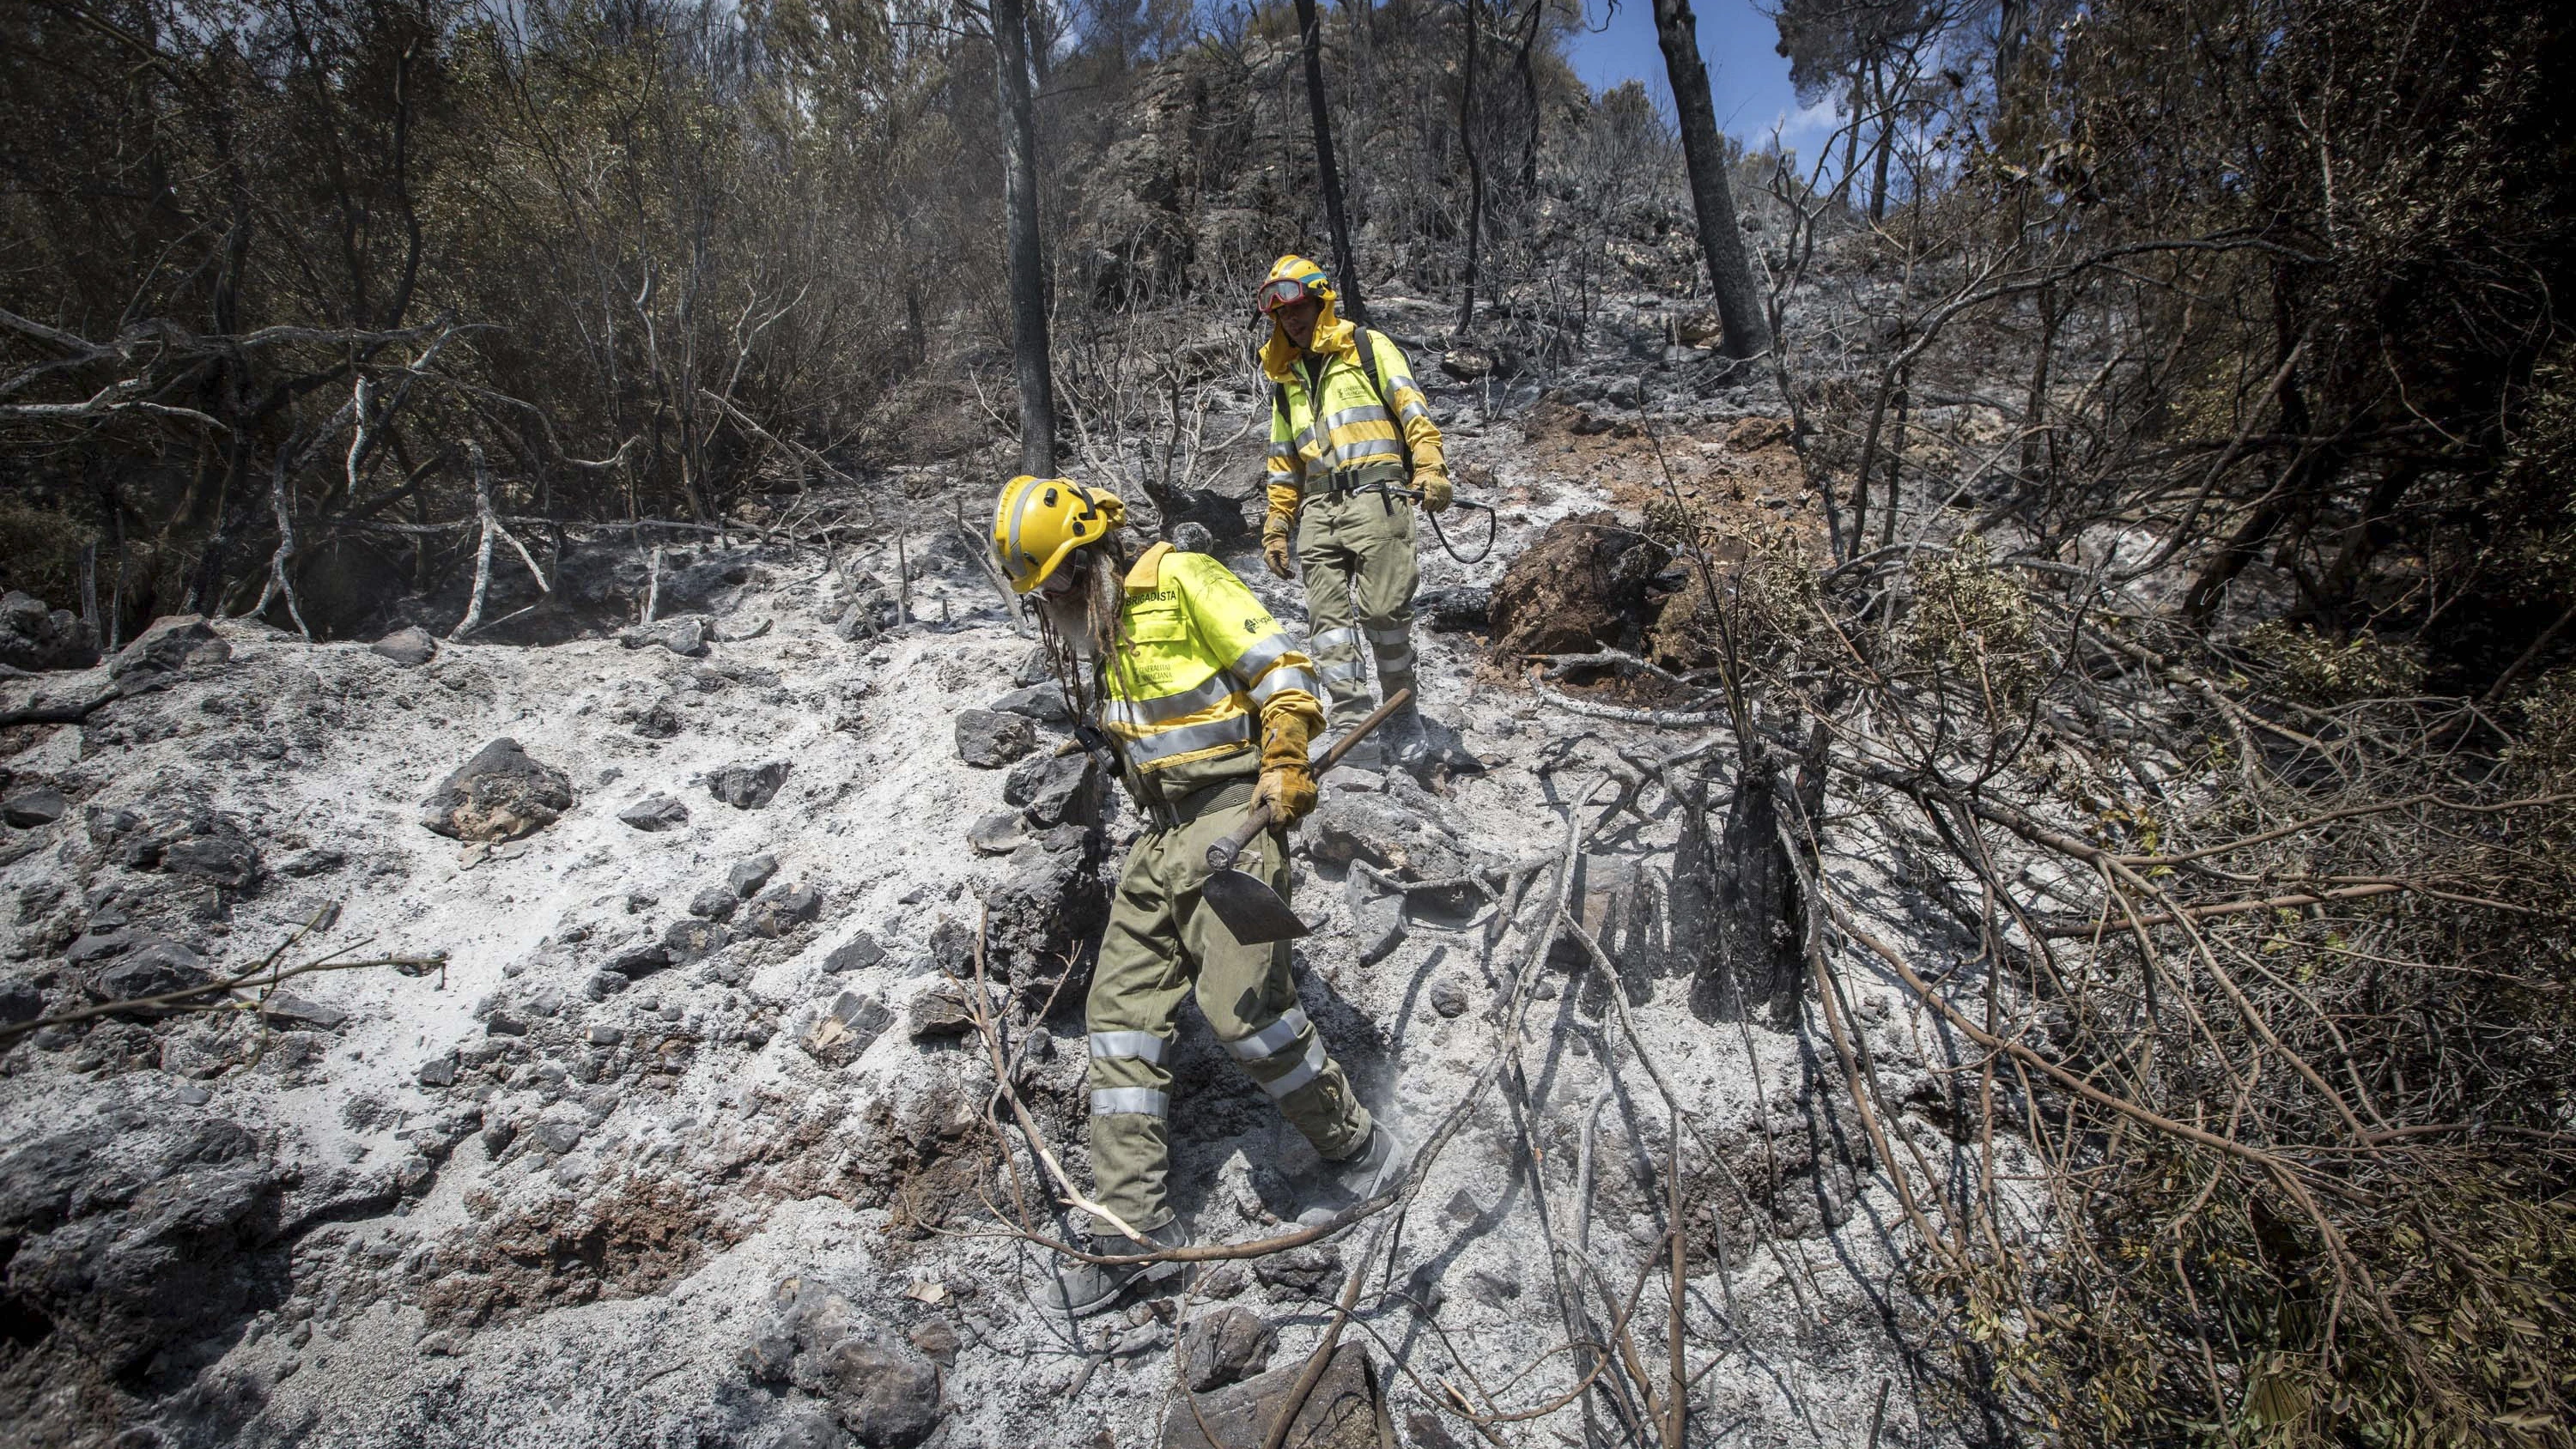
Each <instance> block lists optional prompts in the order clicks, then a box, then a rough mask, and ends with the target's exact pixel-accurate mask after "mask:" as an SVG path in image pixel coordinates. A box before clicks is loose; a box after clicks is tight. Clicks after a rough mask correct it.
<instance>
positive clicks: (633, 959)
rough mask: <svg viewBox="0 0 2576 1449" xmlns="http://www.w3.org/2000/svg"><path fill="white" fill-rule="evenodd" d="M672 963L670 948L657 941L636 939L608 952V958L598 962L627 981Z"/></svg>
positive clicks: (648, 974)
mask: <svg viewBox="0 0 2576 1449" xmlns="http://www.w3.org/2000/svg"><path fill="white" fill-rule="evenodd" d="M672 964H673V962H672V960H671V948H670V947H668V946H665V945H663V944H662V943H661V942H659V941H638V942H635V943H633V944H631V945H627V946H624V947H621V948H619V949H618V950H616V951H613V952H611V953H609V957H608V959H607V960H606V961H603V962H601V963H600V965H601V966H602V967H603V968H605V969H606V970H608V971H611V972H614V973H615V974H617V975H619V976H621V977H624V978H625V979H627V980H629V981H633V980H635V979H636V978H638V977H643V976H650V975H652V974H653V973H654V972H656V971H659V970H661V969H662V968H663V967H666V966H669V965H672Z"/></svg>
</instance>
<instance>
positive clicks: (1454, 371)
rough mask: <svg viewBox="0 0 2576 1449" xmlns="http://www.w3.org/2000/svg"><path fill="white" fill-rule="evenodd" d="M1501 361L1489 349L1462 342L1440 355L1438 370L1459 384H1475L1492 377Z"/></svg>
mask: <svg viewBox="0 0 2576 1449" xmlns="http://www.w3.org/2000/svg"><path fill="white" fill-rule="evenodd" d="M1500 365H1501V360H1500V359H1499V358H1497V357H1496V356H1495V355H1494V350H1493V349H1492V348H1490V347H1479V346H1477V345H1476V344H1474V343H1472V342H1462V343H1459V344H1458V345H1457V346H1454V347H1452V348H1450V349H1449V350H1448V351H1446V352H1444V353H1442V354H1440V370H1441V371H1442V372H1445V373H1447V374H1449V375H1450V376H1451V377H1454V378H1456V379H1457V380H1458V381H1460V382H1475V381H1478V380H1479V379H1482V378H1488V377H1491V376H1493V375H1494V369H1495V368H1496V367H1498V366H1500Z"/></svg>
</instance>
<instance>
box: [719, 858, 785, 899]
mask: <svg viewBox="0 0 2576 1449" xmlns="http://www.w3.org/2000/svg"><path fill="white" fill-rule="evenodd" d="M776 874H778V857H777V856H774V855H771V854H770V853H769V852H767V851H762V852H761V853H760V854H758V855H755V856H753V857H751V858H750V859H748V860H738V861H736V862H734V867H733V869H732V870H730V871H727V872H726V873H725V883H726V884H727V885H730V886H732V887H733V893H734V894H735V895H737V896H740V897H742V898H743V899H745V900H749V899H751V897H752V896H754V895H756V894H758V893H759V891H760V888H761V887H762V886H765V885H767V884H769V878H770V877H771V876H773V875H776Z"/></svg>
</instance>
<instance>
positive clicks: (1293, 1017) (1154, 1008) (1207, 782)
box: [993, 477, 1407, 1314]
mask: <svg viewBox="0 0 2576 1449" xmlns="http://www.w3.org/2000/svg"><path fill="white" fill-rule="evenodd" d="M1124 516H1125V509H1124V508H1123V506H1122V505H1121V504H1120V503H1119V501H1118V499H1117V498H1115V497H1114V496H1112V495H1111V494H1109V493H1107V492H1105V491H1103V490H1101V489H1097V488H1085V487H1083V486H1082V485H1080V484H1078V483H1074V482H1072V481H1071V480H1069V479H1063V478H1032V477H1019V478H1014V479H1012V480H1011V481H1010V482H1009V483H1008V484H1007V485H1005V486H1004V487H1003V489H1002V497H1001V503H1000V506H999V507H998V508H996V509H995V510H994V514H993V552H994V553H995V555H996V556H997V557H998V558H999V560H1000V563H1001V566H1002V570H1003V573H1004V574H1005V575H1006V576H1007V577H1008V578H1009V579H1010V581H1011V586H1012V587H1013V588H1014V589H1016V590H1018V591H1019V592H1020V593H1022V594H1034V595H1035V596H1036V600H1037V604H1038V609H1037V615H1038V619H1039V622H1040V626H1041V631H1042V633H1043V635H1044V637H1045V640H1046V649H1047V653H1048V657H1049V660H1050V662H1051V663H1052V665H1053V667H1054V670H1055V675H1056V678H1057V679H1058V681H1060V682H1061V683H1062V685H1063V686H1064V691H1065V696H1066V701H1067V703H1068V704H1070V705H1071V706H1072V707H1073V710H1074V715H1075V718H1076V719H1077V720H1078V721H1081V725H1080V726H1079V728H1080V729H1081V731H1082V734H1083V737H1084V740H1085V742H1086V744H1089V745H1092V746H1094V747H1096V748H1103V749H1106V750H1107V751H1109V752H1110V753H1112V754H1114V756H1115V759H1116V765H1117V770H1118V775H1119V778H1120V780H1121V781H1122V782H1123V783H1124V784H1125V785H1126V787H1127V791H1128V793H1129V795H1130V796H1131V797H1132V798H1133V799H1134V800H1135V802H1136V806H1137V808H1138V810H1139V811H1140V812H1141V813H1142V815H1143V816H1144V818H1145V825H1146V828H1145V831H1144V833H1143V834H1142V835H1140V836H1139V837H1138V838H1137V841H1136V844H1135V847H1134V848H1133V849H1132V850H1130V851H1129V852H1128V855H1127V860H1126V864H1125V865H1124V867H1123V868H1122V870H1121V873H1120V878H1119V882H1118V891H1117V895H1116V898H1115V899H1114V900H1113V901H1112V902H1111V905H1110V913H1109V925H1108V928H1107V930H1106V931H1105V932H1104V934H1103V935H1102V937H1101V942H1100V959H1099V964H1098V965H1097V966H1096V967H1095V968H1094V970H1093V973H1092V979H1091V995H1090V998H1089V1000H1088V1001H1087V1002H1086V1003H1085V1006H1084V1011H1085V1014H1086V1015H1087V1017H1088V1028H1087V1029H1088V1031H1089V1034H1090V1041H1091V1064H1090V1089H1091V1172H1092V1181H1093V1187H1092V1196H1093V1200H1094V1201H1095V1202H1097V1203H1098V1204H1099V1205H1100V1206H1101V1207H1103V1208H1106V1209H1107V1210H1108V1211H1110V1212H1113V1213H1115V1214H1117V1215H1118V1216H1119V1218H1120V1219H1122V1220H1123V1221H1124V1222H1125V1223H1126V1224H1127V1225H1128V1226H1130V1227H1132V1228H1134V1229H1136V1230H1137V1231H1138V1232H1141V1233H1143V1234H1145V1235H1146V1236H1147V1237H1148V1238H1150V1239H1151V1240H1152V1242H1151V1244H1150V1245H1147V1246H1146V1247H1143V1248H1140V1247H1139V1246H1138V1245H1136V1244H1135V1243H1134V1242H1132V1241H1131V1240H1129V1239H1128V1238H1127V1237H1125V1236H1124V1235H1123V1234H1120V1233H1119V1232H1118V1231H1117V1229H1116V1228H1115V1227H1113V1226H1112V1225H1110V1224H1108V1223H1106V1222H1084V1223H1081V1224H1078V1225H1077V1226H1079V1227H1080V1228H1081V1229H1082V1230H1083V1231H1086V1232H1088V1233H1089V1234H1091V1236H1092V1238H1093V1240H1094V1241H1095V1242H1096V1243H1097V1244H1098V1245H1099V1250H1100V1252H1101V1253H1102V1254H1104V1255H1113V1254H1118V1253H1122V1252H1126V1253H1132V1252H1140V1251H1151V1250H1153V1248H1155V1247H1163V1248H1170V1247H1180V1246H1184V1245H1186V1244H1187V1243H1188V1242H1189V1234H1188V1231H1187V1229H1185V1228H1184V1227H1183V1226H1182V1224H1181V1223H1180V1222H1179V1221H1178V1220H1177V1219H1175V1218H1174V1217H1173V1214H1172V1208H1171V1204H1170V1202H1169V1195H1168V1189H1167V1183H1166V1181H1165V1179H1166V1177H1167V1175H1168V1174H1169V1173H1170V1171H1171V1160H1172V1150H1171V1125H1170V1118H1171V1091H1172V1072H1171V1068H1170V1066H1169V1065H1168V1063H1169V1062H1170V1060H1171V1057H1172V1051H1173V1041H1174V1038H1175V1036H1176V1034H1177V1032H1176V1027H1177V1020H1178V1016H1179V1012H1180V1008H1181V999H1182V998H1183V997H1184V996H1188V995H1193V994H1194V995H1196V996H1197V998H1198V1003H1199V1010H1200V1011H1201V1012H1202V1013H1203V1014H1204V1015H1205V1016H1206V1017H1207V1020H1208V1024H1209V1025H1210V1026H1211V1027H1214V1028H1215V1030H1216V1036H1217V1040H1218V1042H1219V1043H1220V1044H1221V1045H1222V1046H1223V1047H1224V1048H1225V1050H1226V1052H1227V1053H1228V1054H1229V1055H1231V1056H1232V1057H1233V1058H1234V1059H1235V1061H1236V1063H1237V1064H1239V1065H1240V1066H1241V1067H1242V1069H1243V1071H1244V1072H1245V1073H1246V1074H1247V1075H1249V1076H1250V1077H1251V1078H1252V1079H1253V1081H1254V1082H1256V1083H1258V1084H1259V1085H1260V1087H1261V1089H1262V1091H1263V1092H1265V1093H1267V1094H1268V1095H1269V1097H1270V1099H1271V1100H1272V1101H1273V1102H1276V1103H1277V1104H1278V1105H1279V1110H1280V1112H1281V1113H1282V1114H1283V1115H1285V1116H1286V1117H1287V1119H1288V1120H1289V1121H1290V1122H1293V1123H1295V1124H1296V1126H1297V1129H1298V1130H1299V1131H1300V1132H1303V1133H1304V1134H1305V1135H1306V1140H1307V1141H1309V1142H1311V1143H1313V1144H1314V1147H1315V1151H1316V1152H1317V1153H1318V1154H1320V1155H1321V1156H1322V1157H1323V1158H1324V1159H1325V1160H1326V1162H1327V1163H1328V1164H1329V1165H1330V1166H1331V1167H1332V1168H1333V1169H1334V1171H1335V1175H1336V1176H1337V1177H1338V1178H1339V1179H1340V1180H1341V1184H1342V1186H1343V1187H1345V1188H1346V1189H1348V1190H1349V1191H1351V1192H1352V1193H1354V1194H1357V1195H1358V1196H1360V1197H1363V1198H1365V1197H1371V1196H1375V1195H1376V1194H1377V1193H1378V1192H1379V1191H1380V1190H1381V1188H1382V1187H1383V1186H1384V1185H1385V1184H1388V1183H1391V1182H1392V1181H1393V1180H1394V1178H1395V1175H1396V1174H1397V1173H1400V1172H1401V1171H1402V1170H1403V1166H1404V1162H1405V1159H1406V1157H1407V1153H1406V1151H1405V1148H1404V1146H1403V1144H1401V1143H1400V1142H1399V1141H1398V1140H1397V1139H1396V1137H1395V1134H1394V1133H1392V1132H1391V1131H1389V1130H1388V1129H1387V1128H1385V1127H1384V1126H1382V1125H1379V1124H1377V1123H1375V1122H1374V1121H1373V1120H1372V1119H1371V1117H1370V1115H1369V1111H1368V1109H1367V1108H1365V1107H1363V1106H1361V1105H1360V1103H1359V1100H1358V1099H1357V1098H1356V1097H1354V1096H1353V1095H1352V1092H1351V1084H1350V1079H1349V1077H1347V1076H1346V1075H1344V1073H1343V1071H1342V1068H1341V1067H1340V1065H1339V1064H1337V1063H1336V1062H1334V1060H1333V1059H1332V1057H1331V1056H1330V1055H1329V1054H1328V1053H1326V1051H1325V1050H1324V1043H1323V1040H1322V1038H1321V1037H1319V1036H1318V1035H1317V1034H1316V1030H1315V1025H1314V1023H1313V1022H1311V1021H1309V1020H1307V1019H1306V1014H1305V1012H1303V1011H1302V1010H1300V1009H1299V1008H1298V1005H1297V988H1296V985H1295V982H1294V981H1293V980H1292V979H1291V977H1290V974H1289V964H1288V961H1289V957H1288V945H1287V943H1286V942H1284V941H1282V942H1277V943H1274V944H1270V945H1263V946H1246V945H1243V944H1242V943H1240V942H1238V941H1236V940H1235V939H1234V936H1233V935H1232V933H1230V932H1229V931H1227V930H1226V928H1225V926H1224V925H1223V924H1222V923H1221V922H1219V921H1218V920H1217V918H1216V916H1215V914H1214V913H1213V912H1212V911H1210V910H1209V909H1207V908H1206V907H1205V906H1204V905H1203V903H1202V902H1201V900H1200V895H1199V887H1200V885H1201V884H1202V883H1203V882H1204V881H1205V879H1206V877H1207V861H1206V857H1207V849H1208V846H1209V845H1210V844H1212V843H1214V842H1215V841H1217V840H1219V839H1221V838H1223V837H1224V836H1226V835H1228V834H1230V833H1232V832H1233V831H1234V830H1235V829H1236V828H1237V827H1239V826H1241V825H1242V824H1243V823H1244V820H1245V818H1246V817H1247V816H1248V815H1249V814H1250V813H1251V811H1252V810H1253V809H1254V808H1255V807H1256V806H1257V805H1261V804H1267V805H1269V806H1270V808H1271V811H1272V818H1273V819H1274V820H1275V821H1277V822H1279V823H1278V824H1276V825H1274V826H1273V827H1272V828H1271V829H1270V830H1269V831H1267V832H1265V833H1263V834H1262V835H1260V836H1258V837H1256V838H1255V839H1254V840H1253V841H1252V843H1251V844H1250V845H1249V846H1247V847H1246V848H1245V850H1244V853H1243V855H1242V857H1241V859H1240V866H1239V868H1241V869H1244V870H1248V871H1251V872H1252V873H1253V874H1254V875H1256V876H1258V877H1260V878H1261V879H1263V880H1264V881H1265V882H1266V883H1268V885H1269V886H1270V887H1271V889H1273V890H1275V891H1277V892H1278V893H1279V895H1280V897H1281V899H1283V900H1284V899H1286V898H1287V895H1288V846H1287V838H1286V835H1285V833H1284V830H1285V826H1286V825H1288V824H1293V823H1294V822H1295V821H1297V820H1298V819H1299V818H1300V817H1302V816H1304V815H1305V814H1306V812H1307V811H1308V810H1310V809H1312V808H1314V804H1315V777H1314V773H1313V770H1312V767H1311V766H1310V765H1309V763H1308V758H1307V748H1308V744H1309V742H1310V741H1311V740H1312V739H1313V737H1314V736H1315V734H1316V733H1317V732H1318V731H1319V730H1320V728H1321V726H1322V724H1323V717H1322V711H1321V710H1320V709H1319V708H1318V706H1317V703H1316V683H1315V676H1314V672H1313V664H1312V662H1311V661H1310V660H1308V658H1307V657H1306V655H1304V654H1303V653H1301V652H1299V651H1298V650H1297V649H1296V648H1295V647H1294V645H1293V644H1292V643H1291V641H1290V640H1289V638H1288V636H1287V634H1286V633H1284V632H1283V631H1282V630H1281V629H1280V627H1279V625H1278V623H1277V622H1276V621H1274V620H1273V619H1272V618H1271V617H1270V612H1269V611H1268V610H1267V609H1265V608H1263V607H1262V606H1261V603H1260V601H1258V600H1257V599H1255V598H1254V597H1253V596H1252V591H1251V590H1249V589H1247V588H1245V587H1244V584H1243V581H1242V580H1241V579H1239V578H1236V577H1235V576H1234V574H1233V572H1232V571H1230V570H1228V569H1227V568H1226V567H1225V565H1223V564H1221V563H1219V562H1217V561H1216V560H1215V559H1213V558H1209V557H1207V556H1206V555H1204V554H1195V553H1182V552H1179V551H1176V550H1175V549H1173V547H1172V546H1171V545H1170V544H1167V543H1158V544H1155V545H1154V546H1152V547H1151V548H1143V549H1140V548H1139V547H1138V546H1137V542H1136V539H1135V536H1134V535H1133V534H1131V533H1128V532H1126V531H1125V530H1123V529H1122V528H1121V526H1120V524H1121V521H1122V519H1123V518H1124ZM1180 1266H1181V1265H1179V1264H1176V1263H1158V1264H1147V1265H1130V1266H1125V1267H1102V1266H1099V1265H1095V1264H1088V1263H1073V1262H1067V1263H1063V1264H1060V1265H1058V1268H1057V1271H1056V1274H1055V1277H1054V1279H1053V1281H1052V1282H1051V1283H1049V1284H1048V1286H1047V1289H1046V1290H1045V1293H1044V1295H1043V1296H1044V1298H1045V1301H1046V1302H1047V1303H1048V1304H1049V1305H1050V1306H1053V1307H1058V1308H1062V1309H1066V1310H1069V1311H1070V1312H1073V1313H1075V1314H1084V1313H1091V1312H1095V1311H1097V1310H1099V1309H1102V1308H1105V1307H1107V1306H1108V1305H1109V1304H1110V1302H1111V1301H1112V1300H1114V1299H1116V1298H1117V1296H1118V1295H1119V1293H1120V1292H1122V1291H1123V1290H1124V1289H1125V1288H1126V1287H1127V1286H1128V1285H1129V1284H1130V1283H1132V1282H1134V1281H1136V1280H1138V1279H1139V1278H1164V1277H1170V1276H1173V1275H1174V1274H1176V1273H1177V1272H1178V1271H1179V1269H1180Z"/></svg>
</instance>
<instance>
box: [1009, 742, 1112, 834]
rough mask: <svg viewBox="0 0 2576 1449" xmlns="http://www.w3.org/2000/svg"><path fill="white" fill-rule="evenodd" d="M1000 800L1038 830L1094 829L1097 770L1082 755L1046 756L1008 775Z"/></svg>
mask: <svg viewBox="0 0 2576 1449" xmlns="http://www.w3.org/2000/svg"><path fill="white" fill-rule="evenodd" d="M1002 799H1003V802H1004V803H1006V804H1011V805H1017V806H1019V807H1020V808H1021V810H1022V811H1024V812H1026V814H1027V815H1028V819H1029V823H1030V824H1031V825H1034V826H1037V827H1038V828H1039V829H1041V830H1044V829H1049V828H1051V827H1054V826H1058V825H1096V824H1098V823H1099V821H1100V767H1099V766H1098V765H1096V764H1094V763H1092V759H1091V756H1090V754H1089V753H1088V752H1085V751H1079V750H1077V751H1075V752H1074V753H1072V754H1070V755H1047V756H1043V757H1041V758H1038V759H1034V760H1030V761H1028V762H1027V763H1026V764H1023V765H1021V766H1020V767H1019V768H1018V769H1015V770H1013V771H1011V773H1010V776H1009V778H1007V779H1005V780H1004V781H1003V782H1002Z"/></svg>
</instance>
